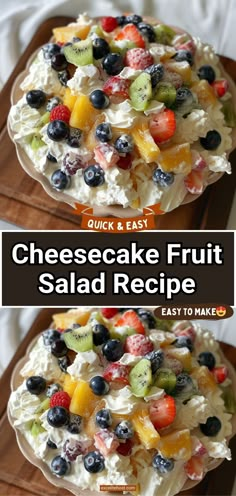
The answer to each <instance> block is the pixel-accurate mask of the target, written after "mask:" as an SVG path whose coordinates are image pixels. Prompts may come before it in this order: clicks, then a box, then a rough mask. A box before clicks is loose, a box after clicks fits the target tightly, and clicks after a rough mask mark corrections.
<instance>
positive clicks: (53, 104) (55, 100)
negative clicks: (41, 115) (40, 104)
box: [46, 96, 61, 112]
mask: <svg viewBox="0 0 236 496" xmlns="http://www.w3.org/2000/svg"><path fill="white" fill-rule="evenodd" d="M60 103H61V99H60V98H58V97H57V96H54V97H53V98H50V100H48V102H47V106H46V110H47V111H48V112H51V110H52V109H53V108H54V107H57V105H59V104H60Z"/></svg>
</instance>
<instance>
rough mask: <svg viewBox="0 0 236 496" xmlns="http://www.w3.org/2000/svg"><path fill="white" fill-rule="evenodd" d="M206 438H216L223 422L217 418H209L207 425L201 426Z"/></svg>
mask: <svg viewBox="0 0 236 496" xmlns="http://www.w3.org/2000/svg"><path fill="white" fill-rule="evenodd" d="M200 429H201V431H202V433H203V434H204V436H209V437H214V436H216V435H217V434H218V432H219V431H220V429H221V421H220V420H219V419H218V418H217V417H208V419H207V421H206V423H205V424H200Z"/></svg>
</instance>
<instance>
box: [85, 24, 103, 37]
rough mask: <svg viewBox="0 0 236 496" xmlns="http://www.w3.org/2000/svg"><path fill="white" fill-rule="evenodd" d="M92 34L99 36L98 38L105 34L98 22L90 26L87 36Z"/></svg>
mask: <svg viewBox="0 0 236 496" xmlns="http://www.w3.org/2000/svg"><path fill="white" fill-rule="evenodd" d="M94 34H96V35H97V36H99V38H104V37H105V36H104V35H106V34H107V33H104V31H103V30H102V28H101V26H99V25H98V24H95V26H92V27H91V29H90V31H89V34H88V36H93V35H94Z"/></svg>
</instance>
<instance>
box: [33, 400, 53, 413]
mask: <svg viewBox="0 0 236 496" xmlns="http://www.w3.org/2000/svg"><path fill="white" fill-rule="evenodd" d="M49 408H50V398H45V399H44V400H43V401H42V403H40V405H39V406H38V408H37V410H36V411H35V413H37V414H38V415H40V414H42V413H44V412H46V410H48V409H49Z"/></svg>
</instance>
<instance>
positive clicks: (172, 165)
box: [158, 143, 192, 175]
mask: <svg viewBox="0 0 236 496" xmlns="http://www.w3.org/2000/svg"><path fill="white" fill-rule="evenodd" d="M158 163H159V164H160V167H161V168H162V170H163V171H164V172H175V174H184V175H187V174H189V173H190V172H191V170H192V155H191V150H190V145H189V143H184V144H182V145H175V146H170V147H168V148H165V149H164V150H162V152H161V154H160V155H159V157H158Z"/></svg>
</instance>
